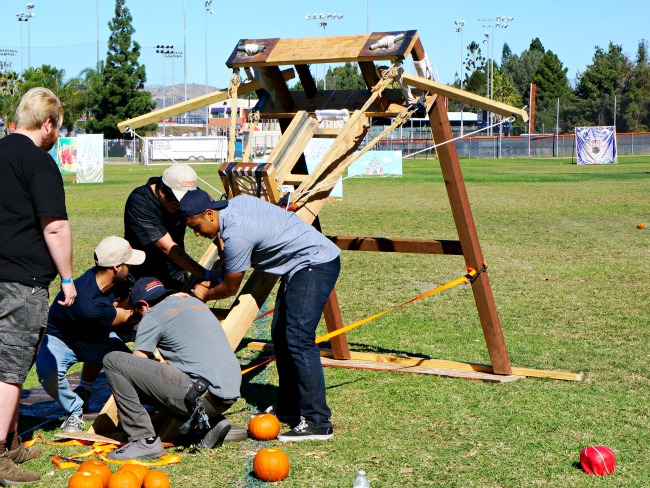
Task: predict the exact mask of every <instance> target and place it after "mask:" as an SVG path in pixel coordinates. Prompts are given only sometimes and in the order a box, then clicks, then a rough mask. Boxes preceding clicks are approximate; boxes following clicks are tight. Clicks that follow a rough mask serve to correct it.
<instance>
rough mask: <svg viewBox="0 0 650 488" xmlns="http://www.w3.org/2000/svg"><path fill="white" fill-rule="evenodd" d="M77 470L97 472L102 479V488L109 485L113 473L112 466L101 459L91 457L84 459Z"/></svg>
mask: <svg viewBox="0 0 650 488" xmlns="http://www.w3.org/2000/svg"><path fill="white" fill-rule="evenodd" d="M77 471H86V472H87V473H95V474H96V475H99V477H100V478H101V479H102V488H106V487H107V486H108V478H110V477H111V474H112V473H111V468H109V467H108V465H107V464H106V463H105V462H104V461H102V460H100V459H89V460H87V461H84V462H83V463H81V464H80V465H79V468H78V469H77Z"/></svg>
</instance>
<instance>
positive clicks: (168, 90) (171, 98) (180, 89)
mask: <svg viewBox="0 0 650 488" xmlns="http://www.w3.org/2000/svg"><path fill="white" fill-rule="evenodd" d="M144 89H145V90H146V91H148V92H149V93H151V98H152V99H153V101H154V102H156V105H157V108H162V107H163V87H162V86H160V85H152V86H145V87H144ZM215 90H225V88H217V87H214V86H208V93H210V92H213V91H215ZM164 92H165V104H164V106H165V107H169V106H170V105H173V104H174V103H179V102H182V101H183V99H184V98H185V85H183V83H177V84H175V85H173V86H172V85H169V86H165V88H164ZM205 93H206V92H205V85H198V84H196V83H188V84H187V98H188V100H190V99H192V98H196V97H198V96H201V95H205Z"/></svg>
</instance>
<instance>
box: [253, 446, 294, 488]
mask: <svg viewBox="0 0 650 488" xmlns="http://www.w3.org/2000/svg"><path fill="white" fill-rule="evenodd" d="M253 472H254V473H255V476H257V478H259V479H261V480H262V481H282V480H283V479H285V478H286V477H287V475H288V474H289V458H287V455H286V454H285V453H284V452H283V451H281V450H280V449H273V448H266V449H262V450H260V451H259V452H258V453H257V454H255V458H254V459H253Z"/></svg>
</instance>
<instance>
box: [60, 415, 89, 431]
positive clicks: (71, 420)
mask: <svg viewBox="0 0 650 488" xmlns="http://www.w3.org/2000/svg"><path fill="white" fill-rule="evenodd" d="M61 429H62V430H63V432H65V433H66V434H72V433H74V432H83V430H84V421H83V420H82V418H81V417H77V416H76V415H70V416H69V417H68V418H67V419H66V421H65V422H63V424H61Z"/></svg>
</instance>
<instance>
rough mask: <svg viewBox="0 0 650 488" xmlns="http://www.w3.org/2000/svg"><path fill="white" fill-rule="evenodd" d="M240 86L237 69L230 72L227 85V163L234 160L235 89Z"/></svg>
mask: <svg viewBox="0 0 650 488" xmlns="http://www.w3.org/2000/svg"><path fill="white" fill-rule="evenodd" d="M239 85H241V76H239V68H236V69H234V70H233V71H232V77H231V78H230V83H229V84H228V98H230V134H228V161H234V160H235V132H236V130H237V89H238V88H239Z"/></svg>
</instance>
